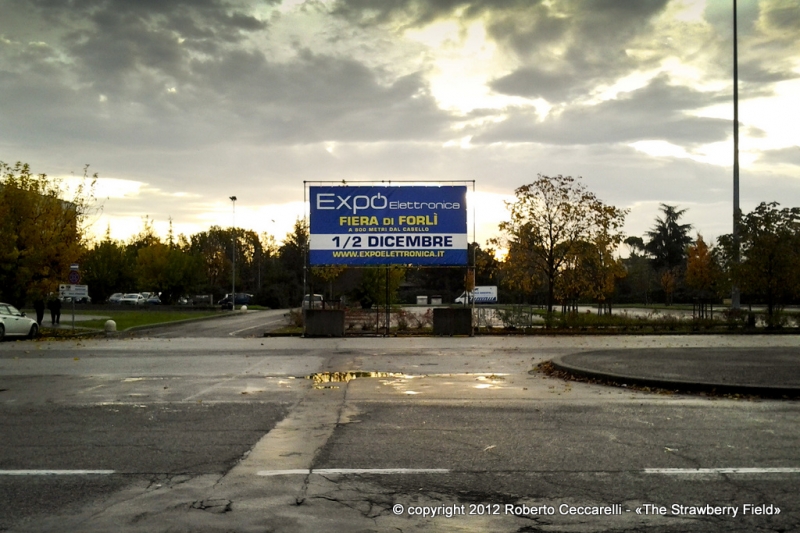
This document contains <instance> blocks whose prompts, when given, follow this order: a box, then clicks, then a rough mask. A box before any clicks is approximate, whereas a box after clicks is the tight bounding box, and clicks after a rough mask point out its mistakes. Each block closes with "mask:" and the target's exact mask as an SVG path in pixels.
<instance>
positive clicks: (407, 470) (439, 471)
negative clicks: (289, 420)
mask: <svg viewBox="0 0 800 533" xmlns="http://www.w3.org/2000/svg"><path fill="white" fill-rule="evenodd" d="M449 473H450V470H448V469H446V468H316V469H314V470H307V469H305V468H303V469H299V470H260V471H259V472H257V473H256V475H259V476H292V475H295V476H296V475H304V476H306V475H308V474H320V475H336V474H392V475H398V474H400V475H402V474H449Z"/></svg>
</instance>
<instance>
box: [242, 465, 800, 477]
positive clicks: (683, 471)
mask: <svg viewBox="0 0 800 533" xmlns="http://www.w3.org/2000/svg"><path fill="white" fill-rule="evenodd" d="M642 472H643V473H645V474H665V475H673V476H683V475H704V474H705V475H708V474H798V473H800V468H792V467H786V468H645V469H644V470H642ZM450 473H451V470H450V469H447V468H316V469H312V470H309V469H307V468H299V469H294V470H259V471H258V472H256V475H259V476H307V475H309V474H320V475H336V474H341V475H346V474H388V475H407V474H450Z"/></svg>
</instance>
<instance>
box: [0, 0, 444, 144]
mask: <svg viewBox="0 0 800 533" xmlns="http://www.w3.org/2000/svg"><path fill="white" fill-rule="evenodd" d="M17 5H21V4H19V3H17ZM35 6H36V7H37V9H39V10H40V12H41V13H40V14H41V15H42V16H45V17H47V18H48V19H49V20H51V21H53V24H56V23H57V24H58V25H59V29H60V33H59V35H60V38H59V39H55V38H54V39H53V46H55V47H57V48H59V51H58V52H57V51H56V50H55V49H54V48H53V47H51V46H49V45H46V46H34V45H31V44H27V43H25V42H23V41H19V42H14V43H6V42H0V91H2V94H4V96H5V98H3V99H2V100H0V115H2V116H3V118H4V123H5V124H6V125H9V124H14V125H17V126H18V127H20V128H22V127H23V126H24V127H25V132H27V133H22V134H21V135H17V136H15V139H16V141H17V142H22V141H24V140H26V141H27V142H31V143H34V144H37V145H38V144H40V143H47V142H48V141H52V140H55V139H59V142H63V143H65V144H72V145H75V144H80V143H85V142H87V141H90V142H97V143H103V144H108V145H114V146H116V147H117V149H119V147H125V148H133V147H139V148H142V147H146V146H173V147H175V148H176V149H186V148H188V147H192V146H202V145H218V144H219V143H223V144H224V143H227V142H231V141H233V140H236V139H238V140H240V142H274V143H278V144H286V143H313V142H318V141H322V140H362V141H374V140H377V139H398V138H411V137H428V136H434V137H436V136H439V135H440V133H441V132H442V131H443V130H446V128H447V127H448V125H449V124H450V123H451V121H452V117H451V116H450V115H449V114H448V113H446V112H443V111H441V110H439V109H438V107H437V105H436V102H435V100H434V99H433V98H432V96H431V95H430V94H429V91H428V87H427V84H426V82H425V80H424V79H423V76H422V74H421V73H412V74H408V75H405V76H401V77H399V78H394V79H392V78H391V76H387V75H386V72H384V71H382V70H381V69H372V68H368V67H367V66H365V64H363V63H362V62H359V61H357V60H355V59H350V58H342V57H334V56H331V55H326V54H320V53H314V52H312V51H310V50H308V49H299V50H295V57H294V58H293V59H290V60H287V61H283V62H276V61H270V60H268V59H267V58H266V56H265V54H264V52H262V51H260V50H258V49H257V48H255V47H254V46H252V43H249V42H240V41H243V35H244V32H243V31H242V30H248V31H250V30H254V31H261V30H264V29H266V31H269V29H268V27H267V25H266V24H265V23H263V22H262V21H259V20H257V19H255V18H254V17H251V16H250V15H247V14H244V13H242V12H240V11H237V8H236V7H235V6H233V5H232V4H226V3H222V2H217V1H213V0H202V1H198V2H175V3H168V2H167V3H165V2H150V1H148V2H126V1H122V0H113V1H111V0H108V1H101V2H89V1H81V0H73V1H72V2H68V3H57V2H50V1H49V0H37V1H36V3H35ZM59 53H60V54H62V55H63V56H64V57H65V59H59ZM387 79H388V81H386V80H387ZM26 138H27V139H26ZM0 140H2V138H0Z"/></svg>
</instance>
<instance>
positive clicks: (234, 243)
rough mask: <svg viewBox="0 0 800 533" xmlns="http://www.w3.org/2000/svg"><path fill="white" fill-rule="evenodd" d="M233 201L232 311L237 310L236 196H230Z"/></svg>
mask: <svg viewBox="0 0 800 533" xmlns="http://www.w3.org/2000/svg"><path fill="white" fill-rule="evenodd" d="M230 200H231V202H233V268H232V269H231V270H232V275H231V278H232V280H233V281H232V283H231V311H235V310H236V197H235V196H231V197H230Z"/></svg>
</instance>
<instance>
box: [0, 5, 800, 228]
mask: <svg viewBox="0 0 800 533" xmlns="http://www.w3.org/2000/svg"><path fill="white" fill-rule="evenodd" d="M731 3H732V2H731V0H475V1H468V0H308V1H302V0H282V1H281V0H267V1H260V2H256V1H244V0H242V1H238V0H136V1H131V0H0V160H2V161H5V162H8V163H13V162H15V161H24V162H27V163H30V164H31V166H32V167H33V170H34V171H36V172H44V173H47V174H51V175H56V176H70V174H71V173H75V174H76V175H79V174H81V173H82V169H83V166H84V165H85V164H87V163H88V164H90V165H91V166H90V171H92V172H98V173H99V174H100V177H101V180H100V182H99V184H98V189H97V196H98V200H99V201H100V203H101V204H102V206H103V208H102V212H101V213H99V214H97V215H95V216H94V217H93V219H92V222H93V226H92V230H93V231H94V232H96V233H98V234H101V235H102V234H103V233H104V232H105V230H106V228H107V227H108V225H109V224H110V225H111V233H112V236H114V237H115V238H120V239H125V238H127V237H128V236H129V235H131V234H132V233H135V232H137V231H138V230H140V229H141V227H142V217H143V216H145V215H147V216H149V217H150V218H151V219H152V220H154V222H155V227H156V228H157V230H159V231H160V232H161V233H162V234H165V233H166V229H167V224H168V220H169V219H170V218H172V220H173V224H174V228H175V231H176V232H177V233H185V234H191V233H194V232H197V231H203V230H206V229H208V227H209V226H210V225H212V224H219V225H222V226H229V225H231V224H232V222H233V221H232V204H231V202H230V201H229V200H228V197H229V196H232V195H236V196H237V197H238V201H237V203H236V224H237V225H240V226H244V227H247V228H250V229H254V230H256V231H259V232H262V231H266V232H269V233H271V234H274V235H276V236H277V237H278V238H279V240H280V239H282V237H283V235H285V233H286V232H287V231H288V230H289V229H290V228H291V225H292V223H293V222H294V220H295V218H296V217H297V216H302V214H303V212H304V208H303V198H304V186H303V183H304V181H317V180H336V181H341V180H347V181H359V180H375V181H382V180H385V181H389V180H391V181H405V180H421V181H422V180H426V181H427V180H467V181H471V180H474V181H475V182H476V188H477V194H476V195H475V197H474V199H473V203H474V206H475V212H476V218H477V227H478V233H477V240H478V241H479V242H480V243H484V242H485V240H486V239H487V238H489V237H491V236H493V235H494V234H495V233H496V228H497V223H498V222H499V221H500V220H501V219H502V218H503V217H504V215H505V212H504V210H503V200H504V199H506V198H507V197H509V195H511V194H513V190H514V189H515V188H516V187H518V186H520V185H523V184H526V183H530V182H532V181H533V180H534V179H535V177H536V175H537V173H542V174H564V175H573V176H582V177H583V179H584V183H585V184H586V185H587V186H588V187H589V188H590V189H591V190H592V191H594V192H595V193H596V194H597V195H598V196H599V197H600V198H601V199H602V200H604V201H605V202H607V203H611V204H614V205H616V206H618V207H625V208H629V209H630V210H631V212H630V214H629V216H628V223H627V226H626V229H627V231H628V232H629V234H633V235H642V233H643V232H644V231H646V230H647V229H648V228H649V227H650V226H651V225H652V222H653V220H654V219H655V217H656V216H657V215H658V204H659V203H660V202H664V203H669V204H676V205H678V206H680V207H681V208H686V209H688V211H687V214H686V217H685V219H684V220H685V221H686V222H690V223H693V224H694V225H695V227H696V229H697V230H699V231H700V232H701V233H702V234H703V235H704V236H706V238H715V237H716V236H718V235H720V234H723V233H728V232H730V227H731V210H732V208H731V198H732V185H731V183H732V161H733V155H732V152H733V148H732V147H733V142H732V136H733V128H732V117H733V106H732V33H733V32H732V5H731ZM798 35H800V0H739V54H740V55H739V73H740V82H739V90H740V121H741V130H740V131H741V141H740V150H741V165H742V169H741V202H742V208H743V210H745V211H749V210H751V209H752V208H753V207H754V206H755V205H757V204H758V203H759V202H761V201H772V200H775V201H779V202H780V203H781V204H782V205H784V206H800V126H799V125H800V39H799V38H798Z"/></svg>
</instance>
